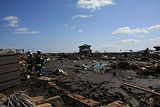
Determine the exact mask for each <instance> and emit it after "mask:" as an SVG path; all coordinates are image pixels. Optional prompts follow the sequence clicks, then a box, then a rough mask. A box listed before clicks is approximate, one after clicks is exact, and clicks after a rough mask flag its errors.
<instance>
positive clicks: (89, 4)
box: [77, 0, 115, 11]
mask: <svg viewBox="0 0 160 107" xmlns="http://www.w3.org/2000/svg"><path fill="white" fill-rule="evenodd" d="M77 4H78V7H80V8H85V9H90V10H91V11H94V10H96V9H100V8H101V7H102V6H106V5H114V4H115V3H114V2H113V0H78V2H77Z"/></svg>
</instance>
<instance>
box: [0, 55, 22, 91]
mask: <svg viewBox="0 0 160 107" xmlns="http://www.w3.org/2000/svg"><path fill="white" fill-rule="evenodd" d="M20 83H21V82H20V65H19V63H18V56H17V55H16V54H0V91H2V90H5V89H8V88H11V87H13V86H16V85H19V84H20Z"/></svg>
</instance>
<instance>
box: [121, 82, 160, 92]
mask: <svg viewBox="0 0 160 107" xmlns="http://www.w3.org/2000/svg"><path fill="white" fill-rule="evenodd" d="M123 84H124V85H126V86H129V87H132V88H136V89H139V90H142V91H146V92H149V93H152V94H156V95H160V93H158V92H155V91H151V90H149V89H145V88H142V87H138V86H135V85H131V84H128V83H123Z"/></svg>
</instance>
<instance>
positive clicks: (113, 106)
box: [100, 100, 130, 107]
mask: <svg viewBox="0 0 160 107" xmlns="http://www.w3.org/2000/svg"><path fill="white" fill-rule="evenodd" d="M100 107H130V106H129V104H124V103H123V102H122V101H120V100H117V101H114V102H112V103H110V104H107V105H104V106H100Z"/></svg>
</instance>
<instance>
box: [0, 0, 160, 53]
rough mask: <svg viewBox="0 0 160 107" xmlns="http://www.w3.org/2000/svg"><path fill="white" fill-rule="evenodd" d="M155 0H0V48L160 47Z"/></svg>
mask: <svg viewBox="0 0 160 107" xmlns="http://www.w3.org/2000/svg"><path fill="white" fill-rule="evenodd" d="M159 4H160V0H0V13H1V14H0V37H1V39H0V48H24V49H28V50H32V49H33V50H35V51H36V50H38V49H41V50H42V51H43V52H49V51H50V50H51V51H52V52H78V46H79V45H82V44H90V45H92V49H93V51H96V50H98V51H101V52H104V51H106V52H115V51H116V52H117V51H120V50H122V51H128V50H131V49H132V50H135V51H137V50H141V49H145V48H147V47H149V48H151V49H152V47H153V46H154V45H160V5H159Z"/></svg>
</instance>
